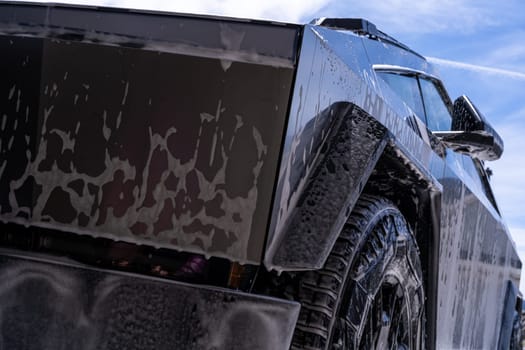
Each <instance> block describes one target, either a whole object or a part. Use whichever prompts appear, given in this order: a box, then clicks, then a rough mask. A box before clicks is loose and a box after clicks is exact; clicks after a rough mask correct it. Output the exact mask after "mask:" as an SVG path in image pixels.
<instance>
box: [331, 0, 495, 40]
mask: <svg viewBox="0 0 525 350" xmlns="http://www.w3.org/2000/svg"><path fill="white" fill-rule="evenodd" d="M498 6H499V5H498ZM338 9H339V11H345V13H342V14H341V15H343V16H346V17H356V16H360V17H361V16H362V17H365V18H367V19H369V20H371V21H372V22H374V23H376V24H378V25H379V24H380V29H382V30H384V31H386V32H392V33H408V34H413V33H417V34H429V33H430V34H432V33H435V32H447V33H454V32H462V33H465V32H467V33H470V32H473V31H475V30H477V29H479V28H484V27H487V26H494V25H497V24H498V23H500V21H501V20H503V19H499V18H498V17H496V16H494V15H493V11H494V3H493V2H491V1H483V0H481V1H480V0H439V1H438V0H420V1H406V0H368V1H356V2H353V3H352V6H349V5H348V4H345V5H340V6H339V7H338ZM350 11H351V12H350Z"/></svg>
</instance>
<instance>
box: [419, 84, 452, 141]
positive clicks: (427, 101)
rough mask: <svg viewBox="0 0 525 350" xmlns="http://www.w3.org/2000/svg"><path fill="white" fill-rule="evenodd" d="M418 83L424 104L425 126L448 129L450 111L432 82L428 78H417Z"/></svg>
mask: <svg viewBox="0 0 525 350" xmlns="http://www.w3.org/2000/svg"><path fill="white" fill-rule="evenodd" d="M419 84H420V86H421V94H422V95H423V103H424V105H425V112H426V116H427V127H428V128H429V129H430V130H432V131H438V130H440V131H447V130H450V124H451V122H452V118H451V116H450V112H449V111H448V108H447V105H446V104H445V102H443V98H442V97H441V95H440V94H439V92H438V90H437V89H436V86H435V85H434V83H433V82H432V81H430V80H427V79H422V78H419Z"/></svg>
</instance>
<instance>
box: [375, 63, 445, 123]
mask: <svg viewBox="0 0 525 350" xmlns="http://www.w3.org/2000/svg"><path fill="white" fill-rule="evenodd" d="M377 74H378V75H379V76H380V77H381V78H382V79H383V80H384V81H385V82H386V83H387V84H388V85H389V86H390V88H391V89H392V90H393V91H394V92H395V93H396V94H397V95H398V96H399V97H401V99H402V100H403V101H405V103H406V104H407V105H408V106H409V107H410V108H412V110H413V111H414V112H415V113H416V115H417V116H418V117H419V119H421V120H422V121H424V122H425V124H426V126H427V128H428V129H429V130H431V131H447V130H450V126H451V123H452V117H451V115H450V111H449V109H448V107H447V104H446V103H445V101H444V100H443V96H441V94H440V93H439V90H438V88H437V87H436V84H434V82H433V81H432V80H431V79H427V78H425V77H422V76H420V75H418V74H417V73H413V74H408V73H404V74H401V73H396V72H391V71H377ZM447 98H448V97H447Z"/></svg>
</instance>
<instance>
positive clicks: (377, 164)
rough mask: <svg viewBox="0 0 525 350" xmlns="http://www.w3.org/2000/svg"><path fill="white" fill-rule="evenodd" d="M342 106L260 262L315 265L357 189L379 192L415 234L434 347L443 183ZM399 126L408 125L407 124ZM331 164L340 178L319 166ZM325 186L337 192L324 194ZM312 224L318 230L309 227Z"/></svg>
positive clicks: (361, 114)
mask: <svg viewBox="0 0 525 350" xmlns="http://www.w3.org/2000/svg"><path fill="white" fill-rule="evenodd" d="M340 110H345V113H344V114H342V115H340V116H337V117H336V118H334V125H336V126H334V127H333V129H332V132H331V135H329V137H328V138H327V141H326V142H325V145H323V146H322V147H323V148H324V149H325V150H324V152H322V154H321V156H320V157H319V159H318V160H317V162H316V164H315V165H314V167H313V170H312V171H311V173H310V175H309V179H308V182H307V184H306V186H305V189H304V190H303V193H302V194H301V197H300V200H299V201H298V204H297V207H296V208H295V209H294V210H293V211H292V213H291V214H290V216H289V218H288V219H287V224H286V225H285V227H284V230H283V231H282V232H280V233H279V234H278V239H276V240H274V241H273V242H271V243H270V246H269V248H268V250H267V252H266V256H265V265H266V267H267V268H269V269H277V270H281V271H304V270H316V269H320V268H321V267H322V266H323V265H324V263H325V261H326V258H327V257H328V254H329V253H330V251H331V249H332V246H333V244H334V243H335V241H336V239H337V237H338V235H339V232H340V231H341V229H342V226H343V225H344V223H345V222H346V220H347V219H348V217H349V216H350V214H351V212H352V209H353V208H354V205H355V204H356V202H357V201H358V199H359V198H360V196H361V194H362V193H368V194H374V195H380V196H383V197H385V198H387V199H389V200H390V201H392V202H393V203H394V204H396V206H398V208H399V210H400V211H401V213H402V214H403V215H404V216H405V218H406V220H407V222H408V224H409V225H410V227H411V229H412V230H413V232H414V234H415V236H416V237H415V238H416V242H417V245H418V247H419V249H420V254H421V262H422V267H423V274H424V284H425V285H424V288H425V290H426V291H428V293H427V302H426V305H427V311H426V314H427V326H428V327H427V343H428V344H429V347H430V348H432V347H433V346H432V344H435V341H434V339H435V334H434V330H435V324H434V322H435V320H436V319H437V317H436V310H437V308H436V300H437V293H436V291H437V278H438V258H439V226H440V225H439V219H440V211H441V208H440V204H441V191H442V187H441V184H440V183H439V182H438V181H437V180H436V179H435V178H434V177H433V176H432V174H431V173H430V170H429V168H428V164H427V165H424V164H422V162H421V161H420V159H421V158H420V156H421V154H418V155H413V153H412V152H411V151H409V150H408V149H406V148H405V147H404V146H403V145H402V144H401V143H400V142H399V140H396V138H395V137H394V136H393V135H392V133H391V132H390V131H389V130H388V129H387V128H386V127H385V126H383V125H382V124H380V123H379V122H378V121H377V119H375V118H373V117H372V116H370V115H369V114H368V113H366V112H365V111H364V110H362V109H360V108H359V107H357V106H355V105H352V106H350V108H347V109H340ZM401 127H405V128H406V129H409V126H408V124H406V125H402V126H401ZM407 131H409V130H407ZM410 137H412V138H413V139H417V140H415V141H414V142H415V145H416V146H418V147H419V148H418V147H416V148H418V149H420V151H421V152H423V154H424V155H425V156H426V158H432V157H431V156H429V155H430V154H431V152H432V151H431V150H430V149H429V148H425V147H424V146H425V145H424V144H423V141H422V140H421V138H420V137H419V136H418V135H416V134H415V133H407V139H409V138H410ZM334 140H335V141H334ZM337 140H339V141H337ZM341 140H346V141H345V142H347V143H348V142H349V141H348V140H352V141H350V144H351V143H352V142H353V145H347V146H348V147H347V148H346V149H345V148H344V147H342V145H341V144H342V143H344V142H341ZM405 141H406V140H405ZM414 142H413V143H412V145H414ZM418 143H419V144H418ZM342 150H343V151H342ZM421 152H420V153H421ZM425 152H426V153H425ZM422 158H425V157H422ZM355 159H358V164H357V165H356V164H355V163H353V162H354V161H355ZM334 162H339V165H341V167H342V168H344V169H345V171H343V170H342V169H336V170H338V171H340V172H342V173H343V175H342V176H341V177H339V178H334V177H333V174H334V173H335V172H337V171H335V172H334V171H331V172H330V171H328V172H327V171H323V168H327V167H330V166H332V167H333V166H334V165H333V164H334ZM345 164H351V166H349V167H348V166H347V165H345ZM331 176H332V177H331ZM327 177H328V180H327ZM327 182H329V183H330V185H329V186H326V183H327ZM320 183H321V184H322V183H324V184H325V185H320ZM348 184H349V185H348ZM326 188H330V191H332V192H337V193H336V194H335V195H334V194H333V193H323V190H325V189H326ZM334 198H336V200H334ZM312 202H313V203H315V205H314V206H312V205H308V203H312ZM334 208H338V209H337V211H338V212H337V213H336V214H334V215H332V216H327V215H326V213H327V212H329V211H330V210H334ZM312 228H315V231H316V232H312Z"/></svg>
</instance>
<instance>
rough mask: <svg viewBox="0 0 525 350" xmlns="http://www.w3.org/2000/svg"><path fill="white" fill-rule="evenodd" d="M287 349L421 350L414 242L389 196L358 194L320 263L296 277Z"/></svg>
mask: <svg viewBox="0 0 525 350" xmlns="http://www.w3.org/2000/svg"><path fill="white" fill-rule="evenodd" d="M298 285H299V286H298V295H297V299H298V300H299V301H300V302H301V304H302V308H301V313H300V316H299V321H298V325H297V327H296V331H295V333H294V337H293V343H292V349H318V350H327V349H330V350H335V349H367V350H368V349H423V348H424V322H425V316H424V292H423V283H422V272H421V263H420V258H419V251H418V248H417V245H416V242H415V239H414V237H413V235H412V233H411V232H410V229H409V227H408V225H407V223H406V220H405V219H404V217H403V215H402V214H401V212H400V211H399V210H398V209H397V208H396V207H395V206H394V205H393V204H392V203H391V202H390V201H388V200H386V199H384V198H380V197H375V196H363V197H362V198H361V199H360V200H359V201H358V203H357V204H356V206H355V208H354V211H353V213H352V215H351V217H350V219H349V220H348V222H347V224H346V225H345V226H344V228H343V230H342V232H341V234H340V236H339V238H338V240H337V241H336V243H335V245H334V247H333V249H332V252H331V254H330V255H329V257H328V259H327V261H326V263H325V266H324V267H323V268H322V269H321V270H318V271H309V272H307V273H305V274H303V275H302V276H301V277H300V280H299V283H298Z"/></svg>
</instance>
